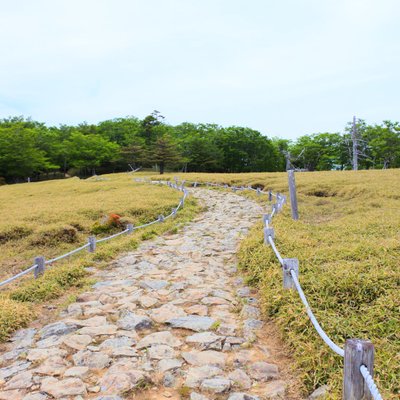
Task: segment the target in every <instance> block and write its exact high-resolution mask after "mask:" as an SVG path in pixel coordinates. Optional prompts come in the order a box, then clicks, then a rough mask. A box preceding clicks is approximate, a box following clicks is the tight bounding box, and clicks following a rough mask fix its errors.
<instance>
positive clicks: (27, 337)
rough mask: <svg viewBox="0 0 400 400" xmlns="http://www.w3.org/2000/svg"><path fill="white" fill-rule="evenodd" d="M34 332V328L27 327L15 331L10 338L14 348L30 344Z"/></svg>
mask: <svg viewBox="0 0 400 400" xmlns="http://www.w3.org/2000/svg"><path fill="white" fill-rule="evenodd" d="M35 334H36V329H34V328H28V329H19V330H18V331H16V332H15V333H14V335H13V337H12V338H11V341H12V342H13V344H14V345H13V348H14V349H21V348H25V347H28V346H31V345H32V343H33V338H34V336H35Z"/></svg>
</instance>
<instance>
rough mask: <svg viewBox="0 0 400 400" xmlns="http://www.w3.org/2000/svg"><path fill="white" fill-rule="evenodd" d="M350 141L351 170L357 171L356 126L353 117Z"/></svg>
mask: <svg viewBox="0 0 400 400" xmlns="http://www.w3.org/2000/svg"><path fill="white" fill-rule="evenodd" d="M351 139H352V140H353V170H354V171H357V170H358V146H357V125H356V117H355V116H354V117H353V129H352V130H351Z"/></svg>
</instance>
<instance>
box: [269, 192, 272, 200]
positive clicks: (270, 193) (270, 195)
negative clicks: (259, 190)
mask: <svg viewBox="0 0 400 400" xmlns="http://www.w3.org/2000/svg"><path fill="white" fill-rule="evenodd" d="M268 201H272V190H268Z"/></svg>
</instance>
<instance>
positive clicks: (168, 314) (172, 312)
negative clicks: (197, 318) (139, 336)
mask: <svg viewBox="0 0 400 400" xmlns="http://www.w3.org/2000/svg"><path fill="white" fill-rule="evenodd" d="M149 316H150V317H151V319H153V320H154V321H156V322H158V323H159V324H161V323H165V322H167V321H168V320H170V319H173V318H180V317H186V313H185V311H183V310H182V308H179V307H176V306H174V305H173V304H170V303H167V304H164V305H162V306H161V307H159V308H155V309H153V310H151V311H149Z"/></svg>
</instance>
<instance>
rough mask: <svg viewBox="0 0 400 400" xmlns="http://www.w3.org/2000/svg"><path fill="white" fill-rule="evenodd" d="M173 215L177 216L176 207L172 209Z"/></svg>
mask: <svg viewBox="0 0 400 400" xmlns="http://www.w3.org/2000/svg"><path fill="white" fill-rule="evenodd" d="M172 216H173V217H174V218H175V217H176V208H173V209H172Z"/></svg>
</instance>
